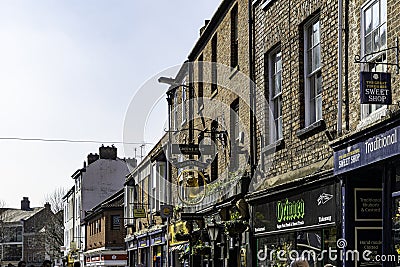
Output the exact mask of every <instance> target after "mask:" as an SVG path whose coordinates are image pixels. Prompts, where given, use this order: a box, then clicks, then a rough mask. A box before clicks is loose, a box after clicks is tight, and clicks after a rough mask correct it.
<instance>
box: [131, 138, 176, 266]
mask: <svg viewBox="0 0 400 267" xmlns="http://www.w3.org/2000/svg"><path fill="white" fill-rule="evenodd" d="M166 141H167V140H166V138H165V136H164V138H162V139H161V140H160V141H159V142H158V143H157V144H156V145H155V146H154V148H153V149H152V150H151V151H150V152H149V153H148V154H147V155H146V156H145V157H144V158H143V160H142V161H141V162H140V164H139V165H138V166H137V167H136V168H135V169H134V170H133V171H132V172H131V173H130V174H129V175H127V177H126V181H125V211H124V218H125V219H124V225H125V227H126V237H125V242H126V247H127V251H128V259H129V262H128V265H129V266H132V267H133V266H141V265H142V266H149V267H150V266H151V267H162V266H167V265H166V264H167V261H168V252H167V251H168V245H167V243H166V233H167V222H166V220H165V219H163V218H161V214H160V212H161V209H162V207H163V205H165V204H167V203H171V198H170V196H171V193H170V192H171V186H170V182H169V181H170V180H169V179H168V177H169V175H168V174H169V164H168V163H167V160H166V157H165V148H166Z"/></svg>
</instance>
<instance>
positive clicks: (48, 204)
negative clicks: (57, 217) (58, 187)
mask: <svg viewBox="0 0 400 267" xmlns="http://www.w3.org/2000/svg"><path fill="white" fill-rule="evenodd" d="M44 207H45V208H46V209H47V210H51V205H50V203H49V202H46V204H44Z"/></svg>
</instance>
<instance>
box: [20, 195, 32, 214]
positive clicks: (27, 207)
mask: <svg viewBox="0 0 400 267" xmlns="http://www.w3.org/2000/svg"><path fill="white" fill-rule="evenodd" d="M30 203H31V202H30V201H29V199H28V198H27V197H23V199H22V200H21V210H26V211H30V210H32V209H31V207H30Z"/></svg>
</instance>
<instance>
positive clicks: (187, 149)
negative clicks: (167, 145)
mask: <svg viewBox="0 0 400 267" xmlns="http://www.w3.org/2000/svg"><path fill="white" fill-rule="evenodd" d="M171 150H172V151H171V152H172V154H183V155H199V156H200V155H202V154H203V155H212V154H213V153H214V146H213V145H199V144H172V148H171Z"/></svg>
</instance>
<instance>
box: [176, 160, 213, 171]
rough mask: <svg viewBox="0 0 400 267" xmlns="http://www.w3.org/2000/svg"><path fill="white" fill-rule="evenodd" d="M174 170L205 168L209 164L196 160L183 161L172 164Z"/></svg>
mask: <svg viewBox="0 0 400 267" xmlns="http://www.w3.org/2000/svg"><path fill="white" fill-rule="evenodd" d="M173 163H174V165H175V167H176V168H185V167H192V168H193V167H198V168H200V169H205V168H207V167H208V166H209V165H210V164H209V163H206V162H201V161H197V160H185V161H181V162H173Z"/></svg>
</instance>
